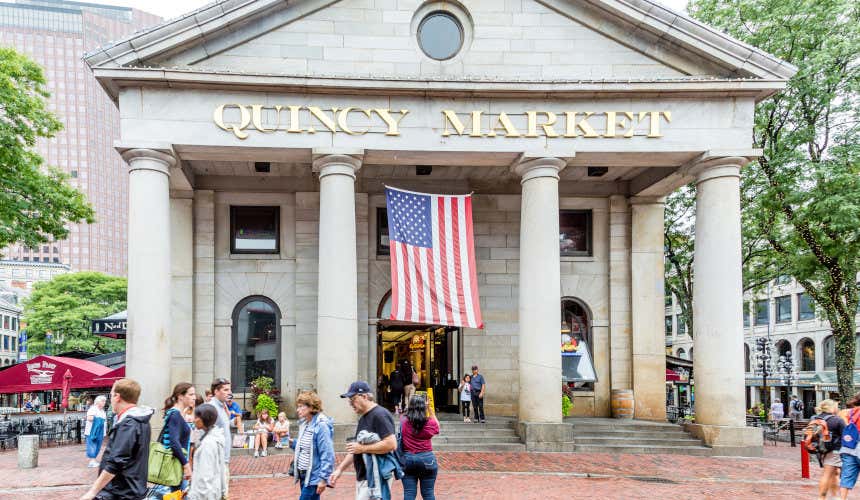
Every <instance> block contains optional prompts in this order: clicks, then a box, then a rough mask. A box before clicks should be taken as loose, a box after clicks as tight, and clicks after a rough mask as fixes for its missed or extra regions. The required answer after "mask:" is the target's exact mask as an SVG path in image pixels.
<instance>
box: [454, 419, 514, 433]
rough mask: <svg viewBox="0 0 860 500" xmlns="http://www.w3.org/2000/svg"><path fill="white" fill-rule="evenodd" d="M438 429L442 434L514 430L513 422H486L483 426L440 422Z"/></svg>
mask: <svg viewBox="0 0 860 500" xmlns="http://www.w3.org/2000/svg"><path fill="white" fill-rule="evenodd" d="M439 428H440V429H442V431H443V432H444V431H445V429H452V430H455V429H473V430H475V431H476V432H478V431H481V430H486V429H514V428H515V424H514V422H492V421H488V422H486V423H483V424H476V423H464V422H440V425H439Z"/></svg>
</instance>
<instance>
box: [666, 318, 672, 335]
mask: <svg viewBox="0 0 860 500" xmlns="http://www.w3.org/2000/svg"><path fill="white" fill-rule="evenodd" d="M666 336H667V337H671V336H672V316H666Z"/></svg>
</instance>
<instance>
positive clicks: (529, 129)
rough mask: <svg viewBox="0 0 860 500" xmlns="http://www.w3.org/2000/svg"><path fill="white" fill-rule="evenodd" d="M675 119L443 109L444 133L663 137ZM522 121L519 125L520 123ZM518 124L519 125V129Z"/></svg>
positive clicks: (652, 114) (643, 114)
mask: <svg viewBox="0 0 860 500" xmlns="http://www.w3.org/2000/svg"><path fill="white" fill-rule="evenodd" d="M664 121H665V122H666V123H671V122H672V113H671V112H670V111H638V112H633V111H606V112H602V113H597V112H592V111H587V112H582V111H565V112H563V113H553V112H552V111H526V112H525V116H523V114H522V113H521V114H519V115H517V114H509V113H505V112H504V111H503V112H501V113H498V114H497V115H484V113H483V112H481V111H472V112H471V113H457V112H455V111H452V110H449V109H445V110H442V136H443V137H448V136H451V135H464V136H468V137H548V138H556V137H564V138H575V137H584V138H588V139H593V138H600V137H605V138H614V137H618V138H622V139H629V138H631V137H633V136H635V135H639V136H645V137H649V138H652V139H654V138H658V137H663V134H662V132H661V130H660V125H661V124H662V123H663V122H664ZM517 123H519V125H517ZM517 127H519V128H517Z"/></svg>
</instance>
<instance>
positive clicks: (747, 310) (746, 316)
mask: <svg viewBox="0 0 860 500" xmlns="http://www.w3.org/2000/svg"><path fill="white" fill-rule="evenodd" d="M748 326H750V303H749V302H744V328H746V327H748Z"/></svg>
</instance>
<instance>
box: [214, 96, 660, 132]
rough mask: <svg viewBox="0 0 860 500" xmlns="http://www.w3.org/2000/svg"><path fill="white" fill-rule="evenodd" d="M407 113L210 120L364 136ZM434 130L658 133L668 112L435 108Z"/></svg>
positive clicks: (228, 107)
mask: <svg viewBox="0 0 860 500" xmlns="http://www.w3.org/2000/svg"><path fill="white" fill-rule="evenodd" d="M408 115H409V110H408V109H400V110H392V109H387V108H361V107H355V106H349V107H345V108H335V107H332V108H322V107H319V106H296V105H288V106H284V105H274V106H267V105H263V104H221V105H219V106H218V107H216V108H215V111H214V112H213V114H212V121H213V122H214V123H215V125H216V126H218V128H220V129H221V130H224V131H226V132H231V133H232V134H233V135H235V136H236V137H237V138H239V139H247V138H248V137H249V133H248V131H251V130H256V131H258V132H261V133H265V134H270V133H276V132H283V133H287V134H316V133H317V132H328V133H332V134H341V133H342V134H347V135H355V136H358V135H364V134H367V133H382V134H384V135H387V136H399V135H401V132H402V131H401V125H402V124H403V123H404V120H405V119H406V118H407V116H408ZM440 119H441V121H440V123H439V125H440V126H439V129H438V130H439V131H440V134H441V136H442V137H449V136H465V137H476V138H493V137H506V138H550V139H553V138H567V139H573V138H585V139H596V138H620V139H630V138H633V137H647V138H650V139H656V138H660V137H663V133H662V129H661V126H662V124H664V123H671V121H672V113H671V112H670V111H654V110H644V111H641V110H640V111H587V110H556V111H547V110H523V111H518V112H506V111H501V112H498V113H487V112H485V111H481V110H475V111H470V112H457V111H456V110H451V109H444V110H441V112H440Z"/></svg>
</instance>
